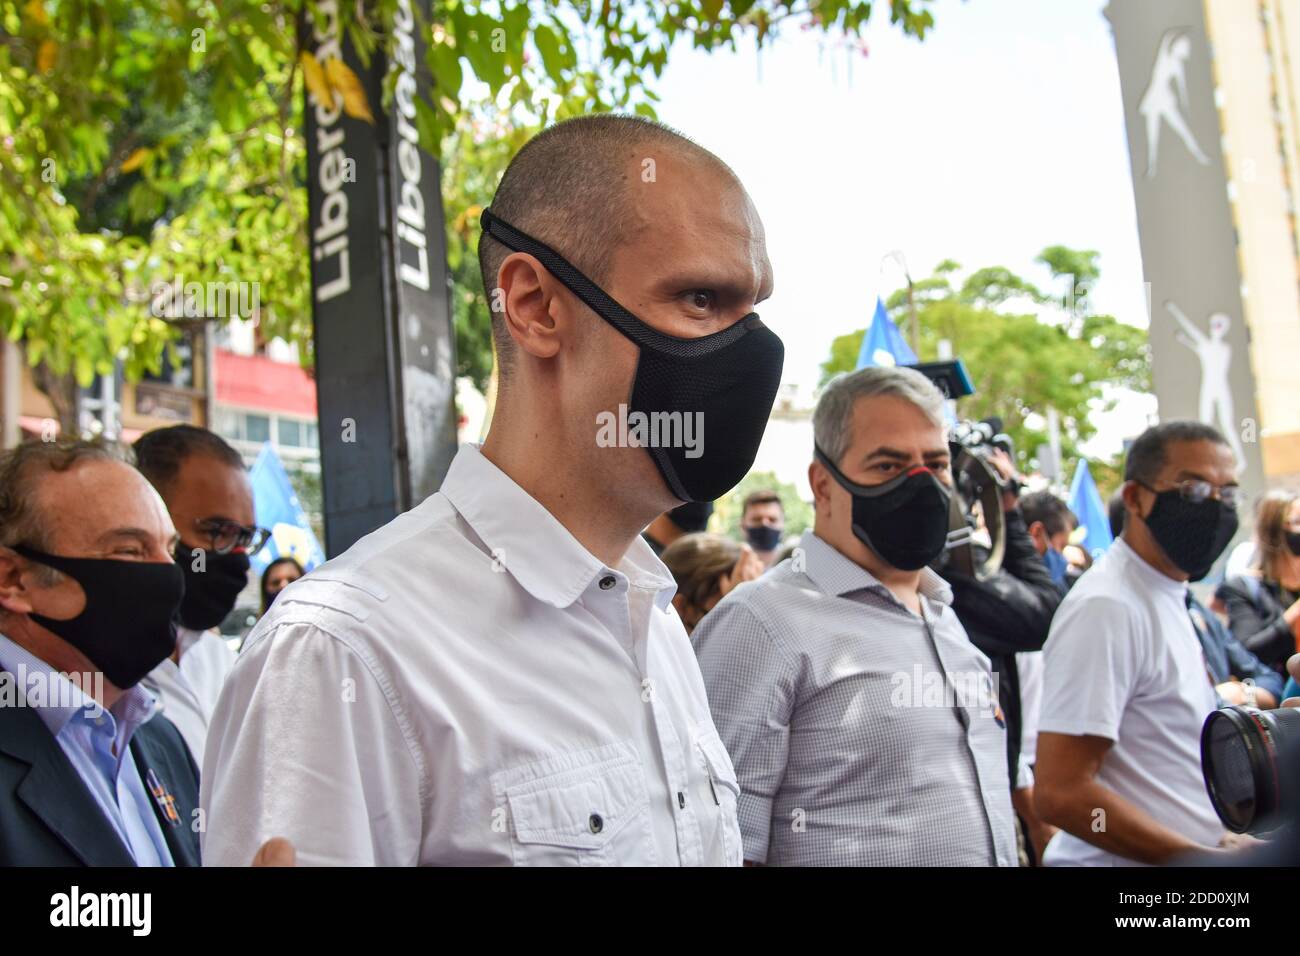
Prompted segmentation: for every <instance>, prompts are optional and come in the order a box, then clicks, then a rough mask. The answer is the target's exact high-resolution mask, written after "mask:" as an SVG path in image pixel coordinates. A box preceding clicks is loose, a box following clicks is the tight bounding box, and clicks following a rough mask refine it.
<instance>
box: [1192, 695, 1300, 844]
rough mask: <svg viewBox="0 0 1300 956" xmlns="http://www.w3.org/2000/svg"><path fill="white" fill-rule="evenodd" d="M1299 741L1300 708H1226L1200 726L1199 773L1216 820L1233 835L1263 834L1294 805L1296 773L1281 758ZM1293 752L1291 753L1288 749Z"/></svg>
mask: <svg viewBox="0 0 1300 956" xmlns="http://www.w3.org/2000/svg"><path fill="white" fill-rule="evenodd" d="M1298 740H1300V708H1293V707H1282V708H1279V709H1278V710H1258V709H1256V708H1254V707H1241V706H1237V707H1224V708H1222V709H1221V710H1216V711H1215V712H1214V713H1212V714H1210V716H1209V717H1208V718H1206V721H1205V726H1204V727H1202V728H1201V769H1202V771H1203V772H1204V774H1205V789H1206V790H1207V791H1208V792H1209V794H1210V802H1211V803H1212V804H1214V810H1215V812H1216V813H1218V814H1219V819H1220V820H1222V821H1223V825H1224V826H1226V827H1227V828H1228V829H1229V830H1231V831H1232V832H1233V833H1251V834H1255V833H1264V832H1267V831H1269V830H1272V829H1275V828H1276V827H1277V826H1279V825H1280V824H1281V823H1282V822H1283V821H1282V819H1281V818H1280V815H1279V811H1280V810H1281V809H1282V808H1284V807H1288V806H1292V805H1293V801H1294V800H1296V799H1297V797H1300V794H1296V793H1292V792H1291V791H1292V789H1294V774H1293V773H1292V772H1291V768H1288V767H1284V766H1283V765H1282V764H1281V761H1280V756H1279V755H1280V754H1282V753H1283V751H1287V750H1288V746H1287V745H1288V743H1291V744H1295V743H1296V742H1297V741H1298ZM1289 752H1290V753H1294V749H1291V750H1290V751H1289Z"/></svg>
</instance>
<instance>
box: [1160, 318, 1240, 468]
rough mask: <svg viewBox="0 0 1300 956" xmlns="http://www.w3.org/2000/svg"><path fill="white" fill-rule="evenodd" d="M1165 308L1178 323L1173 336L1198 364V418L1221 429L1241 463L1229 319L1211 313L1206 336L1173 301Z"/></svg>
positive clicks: (1230, 321)
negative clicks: (1190, 351) (1187, 349)
mask: <svg viewBox="0 0 1300 956" xmlns="http://www.w3.org/2000/svg"><path fill="white" fill-rule="evenodd" d="M1165 308H1166V309H1168V310H1169V314H1170V315H1172V316H1173V317H1174V321H1176V322H1177V323H1178V325H1179V331H1177V332H1175V333H1174V338H1175V339H1177V340H1178V342H1179V343H1181V344H1182V345H1185V346H1187V347H1188V348H1189V349H1191V350H1192V351H1193V352H1195V353H1196V357H1197V359H1199V360H1200V363H1201V398H1200V408H1199V411H1198V415H1197V417H1198V418H1200V420H1201V421H1202V422H1204V423H1205V424H1207V425H1214V426H1215V427H1216V428H1218V429H1219V431H1221V432H1223V434H1224V436H1225V437H1227V439H1228V441H1229V443H1231V445H1232V451H1233V454H1235V455H1236V456H1237V461H1243V462H1244V461H1245V460H1246V456H1245V454H1244V453H1243V452H1242V448H1241V437H1240V434H1239V432H1240V426H1239V425H1238V423H1237V416H1236V413H1235V411H1234V410H1233V404H1232V383H1231V382H1230V381H1229V378H1228V376H1229V373H1230V372H1231V370H1232V346H1231V345H1229V344H1228V338H1227V336H1228V329H1230V328H1232V319H1231V318H1229V317H1228V316H1227V315H1226V314H1225V313H1223V312H1215V313H1214V314H1213V315H1211V316H1210V334H1209V335H1206V334H1205V333H1204V332H1202V331H1201V330H1200V329H1199V328H1197V327H1196V326H1195V325H1193V324H1192V322H1191V320H1190V319H1188V318H1187V316H1186V315H1184V314H1183V310H1182V309H1180V308H1178V306H1177V305H1175V304H1174V303H1173V302H1166V303H1165Z"/></svg>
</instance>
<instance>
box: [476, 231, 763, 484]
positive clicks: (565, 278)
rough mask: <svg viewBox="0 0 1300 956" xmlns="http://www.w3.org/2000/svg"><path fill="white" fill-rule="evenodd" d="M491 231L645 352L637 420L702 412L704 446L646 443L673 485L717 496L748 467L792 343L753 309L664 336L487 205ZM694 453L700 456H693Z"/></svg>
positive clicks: (636, 391) (634, 400)
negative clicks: (712, 327)
mask: <svg viewBox="0 0 1300 956" xmlns="http://www.w3.org/2000/svg"><path fill="white" fill-rule="evenodd" d="M480 222H481V224H482V226H483V233H484V235H488V236H491V237H492V238H493V239H495V240H497V241H498V242H500V243H501V244H502V245H504V246H506V247H507V248H508V249H513V250H514V251H515V252H526V253H528V254H529V255H531V256H533V257H534V258H536V259H537V261H539V262H540V263H541V264H542V265H543V266H545V267H546V269H547V271H549V272H550V273H551V275H553V276H555V278H557V279H559V280H560V282H561V283H563V284H564V286H565V288H567V289H568V290H569V291H570V292H572V293H573V294H574V295H576V296H577V297H578V298H579V299H581V300H582V301H583V302H584V303H585V304H586V305H587V307H588V308H590V309H591V310H592V311H593V312H595V313H596V314H597V315H599V316H600V317H601V318H602V319H604V320H605V321H606V322H608V323H609V324H610V325H612V326H613V327H614V328H616V329H617V330H618V331H619V332H621V333H622V334H623V335H624V336H626V337H627V338H629V339H631V340H632V342H634V343H635V344H636V345H637V346H638V347H639V348H640V350H641V354H640V358H639V359H638V361H637V367H636V375H635V377H634V378H633V380H632V389H631V395H630V396H629V398H628V402H627V405H628V414H629V417H630V416H631V415H633V414H637V413H639V414H640V415H643V416H645V418H646V420H655V419H654V418H653V416H658V415H662V414H664V413H667V414H668V415H670V416H672V415H676V416H677V417H679V418H680V419H683V420H685V419H686V416H694V415H695V414H696V413H699V414H700V418H699V419H691V420H692V421H695V420H699V421H702V423H703V426H704V428H705V429H707V432H708V441H707V442H704V441H703V435H701V436H700V440H701V445H700V446H699V449H698V453H697V450H696V449H690V448H665V447H651V446H647V447H646V449H645V450H646V452H647V453H648V454H649V455H650V457H651V459H652V460H653V461H654V463H655V467H656V468H657V469H658V470H659V474H660V475H661V476H662V477H663V480H664V483H665V484H666V485H667V486H668V490H669V491H671V492H672V493H673V494H674V495H675V496H676V497H677V498H679V499H681V500H682V501H712V500H714V499H715V498H719V497H721V496H722V495H723V494H724V493H725V492H727V491H728V490H730V489H731V488H733V487H735V485H736V484H737V482H739V481H740V479H741V478H743V477H745V474H746V473H747V472H748V471H749V468H750V466H751V465H753V463H754V456H755V455H756V454H757V453H758V444H759V442H760V441H761V440H762V438H763V429H764V428H766V427H767V417H768V415H769V414H770V413H771V411H772V402H773V400H774V399H775V398H776V390H777V387H778V386H779V385H780V384H781V368H782V365H783V364H784V362H785V346H783V345H782V344H781V340H780V339H779V338H777V337H776V334H775V333H774V332H772V330H771V329H769V328H767V326H765V325H764V324H763V323H762V321H761V320H760V319H759V317H758V313H756V312H751V313H750V314H749V315H747V316H745V317H744V318H743V319H741V320H740V321H739V322H736V323H735V324H734V325H731V326H729V327H727V328H725V329H723V330H722V331H721V332H715V333H713V334H712V335H706V336H703V337H702V338H698V339H681V338H677V337H676V336H672V335H665V334H664V333H663V332H660V331H658V330H657V329H654V328H652V327H650V326H649V325H647V324H646V323H645V322H643V321H641V320H640V319H639V318H637V317H636V316H635V315H633V314H632V313H631V312H629V311H628V310H627V309H625V308H623V307H622V306H621V305H619V304H618V303H617V302H615V301H614V299H613V298H612V297H611V296H610V295H609V293H607V292H606V291H605V290H604V289H602V288H601V287H600V286H598V285H596V283H594V282H592V281H591V280H590V279H588V278H587V277H586V276H585V275H583V274H582V273H581V272H579V271H578V270H577V269H576V268H574V267H573V266H572V265H571V264H570V263H569V262H567V261H566V260H565V259H564V257H563V256H561V255H560V254H559V253H557V252H556V251H555V250H554V249H552V248H550V247H549V246H547V245H546V244H545V243H542V242H539V241H537V240H536V239H533V238H532V237H531V236H528V235H525V234H524V233H522V232H520V231H519V230H518V229H516V228H514V227H513V226H511V225H510V224H509V223H506V222H503V221H502V220H500V219H498V218H497V217H496V216H494V215H492V213H491V211H490V210H488V209H484V210H483V215H482V217H481V219H480ZM688 452H690V453H691V454H692V455H695V456H696V457H688V454H687V453H688Z"/></svg>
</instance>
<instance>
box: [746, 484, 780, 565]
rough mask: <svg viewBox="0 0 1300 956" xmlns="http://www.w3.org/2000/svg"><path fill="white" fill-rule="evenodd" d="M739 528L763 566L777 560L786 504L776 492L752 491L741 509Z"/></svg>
mask: <svg viewBox="0 0 1300 956" xmlns="http://www.w3.org/2000/svg"><path fill="white" fill-rule="evenodd" d="M740 530H741V532H742V533H743V534H744V535H745V540H746V541H747V542H749V546H750V547H751V548H753V549H754V553H755V554H756V555H758V558H759V560H760V561H762V562H763V567H765V568H770V567H771V566H772V565H773V564H775V563H776V556H777V554H778V553H779V548H780V547H781V538H782V536H783V535H784V534H785V506H784V505H782V504H781V496H780V495H778V494H777V493H776V492H775V491H754V492H751V493H749V494H748V495H746V496H745V503H744V505H742V506H741V510H740Z"/></svg>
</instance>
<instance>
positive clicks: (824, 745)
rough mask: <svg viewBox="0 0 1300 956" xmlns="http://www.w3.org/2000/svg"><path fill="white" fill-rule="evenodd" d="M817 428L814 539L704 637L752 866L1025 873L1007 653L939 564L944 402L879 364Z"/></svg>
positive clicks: (918, 381)
mask: <svg viewBox="0 0 1300 956" xmlns="http://www.w3.org/2000/svg"><path fill="white" fill-rule="evenodd" d="M813 428H814V438H815V440H816V454H815V457H814V461H813V463H812V464H811V465H810V466H809V469H808V477H809V481H810V483H811V485H812V489H813V495H814V498H815V500H816V515H817V517H816V522H815V524H814V530H813V531H810V532H808V533H807V534H805V535H804V537H803V540H802V541H801V542H800V545H799V547H798V548H797V549H796V551H795V553H794V555H793V557H792V558H790V559H788V560H786V561H784V562H782V563H781V564H779V565H777V566H776V567H775V568H773V569H772V570H771V571H769V572H768V573H767V574H765V575H764V576H763V577H762V578H760V579H758V580H757V581H753V582H751V583H748V584H744V585H742V586H741V587H739V588H738V589H736V590H735V591H732V592H731V593H730V594H729V595H727V597H725V598H724V599H723V600H722V601H721V602H720V603H719V604H718V606H717V607H716V608H714V610H713V611H711V612H710V613H709V614H708V615H707V616H706V617H705V618H704V620H703V622H702V623H701V624H700V626H699V627H698V628H697V629H696V631H695V635H694V639H695V642H696V651H697V653H698V655H699V659H700V667H701V669H702V671H703V673H704V682H705V686H706V688H707V690H708V695H709V705H710V709H711V710H712V712H713V720H714V723H715V724H716V725H717V727H718V730H719V732H720V733H721V735H722V739H723V742H724V743H725V744H726V746H727V750H728V752H729V753H730V754H731V758H732V761H733V762H734V763H735V766H736V772H737V774H738V776H739V779H740V787H741V796H740V801H739V815H740V828H741V833H742V836H743V839H744V847H745V859H746V860H747V861H749V862H752V863H766V864H769V865H787V866H789V865H796V866H797V865H860V866H890V865H920V866H963V865H964V866H1014V865H1016V862H1017V858H1016V838H1015V828H1014V823H1013V816H1012V809H1011V800H1010V787H1009V785H1008V781H1007V764H1006V742H1005V730H1004V727H1003V720H1002V713H1001V711H1000V709H999V708H998V706H997V692H996V689H995V687H994V685H993V678H992V673H991V670H990V668H989V662H988V658H986V657H985V656H984V655H983V654H982V653H980V651H979V650H978V649H976V648H975V647H974V646H973V645H972V644H971V643H970V641H969V640H968V639H967V637H966V632H965V631H964V630H962V626H961V624H959V623H958V622H957V617H956V615H954V613H953V611H952V608H951V607H949V602H950V600H951V592H950V591H949V590H948V586H947V585H946V584H945V583H944V581H943V580H942V579H941V578H940V577H939V576H938V575H937V574H936V573H935V572H934V571H932V570H930V568H928V567H926V565H927V564H929V563H930V562H932V561H933V560H934V559H935V558H936V557H938V555H939V554H940V553H941V552H942V550H943V547H944V543H945V541H946V536H947V530H948V510H947V501H948V496H949V492H950V488H951V484H952V475H951V470H950V467H949V455H948V444H947V441H946V435H945V427H944V420H943V397H942V395H941V394H940V393H939V391H938V390H937V389H936V388H935V387H934V386H933V384H931V383H930V381H929V380H928V379H927V378H925V376H923V375H921V374H920V373H919V372H916V371H915V370H913V369H906V368H870V369H861V370H859V371H857V372H854V373H852V374H850V375H845V376H842V377H840V378H838V379H836V380H835V381H834V382H833V383H832V384H831V385H830V386H828V387H827V389H826V392H825V393H824V394H823V396H822V398H821V401H820V402H819V403H818V405H817V410H816V412H815V414H814V417H813Z"/></svg>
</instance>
